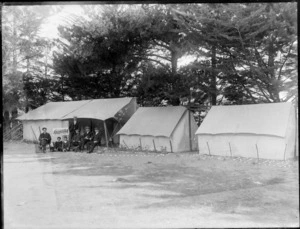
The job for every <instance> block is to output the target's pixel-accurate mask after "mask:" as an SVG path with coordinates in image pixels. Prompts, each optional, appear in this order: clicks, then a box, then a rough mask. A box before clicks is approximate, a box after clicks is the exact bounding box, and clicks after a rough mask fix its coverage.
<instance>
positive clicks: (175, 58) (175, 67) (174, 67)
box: [171, 51, 178, 75]
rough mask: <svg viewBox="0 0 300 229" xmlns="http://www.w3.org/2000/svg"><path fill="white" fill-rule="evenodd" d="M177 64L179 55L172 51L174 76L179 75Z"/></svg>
mask: <svg viewBox="0 0 300 229" xmlns="http://www.w3.org/2000/svg"><path fill="white" fill-rule="evenodd" d="M177 62H178V53H177V52H176V51H171V67H172V75H175V74H176V73H177Z"/></svg>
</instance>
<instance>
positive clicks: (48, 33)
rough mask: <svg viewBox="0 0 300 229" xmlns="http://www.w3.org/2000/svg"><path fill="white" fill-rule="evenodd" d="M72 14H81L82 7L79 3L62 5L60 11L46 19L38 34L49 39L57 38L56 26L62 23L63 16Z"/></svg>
mask: <svg viewBox="0 0 300 229" xmlns="http://www.w3.org/2000/svg"><path fill="white" fill-rule="evenodd" d="M72 14H78V15H81V14H82V9H81V7H80V5H64V8H63V10H62V11H61V12H60V13H58V14H56V15H54V16H52V17H50V18H49V19H48V20H47V22H46V23H45V25H44V26H43V28H42V29H41V33H40V36H42V37H46V38H50V39H51V38H57V37H58V31H57V27H58V26H59V25H60V24H64V20H65V18H67V17H68V16H70V15H72Z"/></svg>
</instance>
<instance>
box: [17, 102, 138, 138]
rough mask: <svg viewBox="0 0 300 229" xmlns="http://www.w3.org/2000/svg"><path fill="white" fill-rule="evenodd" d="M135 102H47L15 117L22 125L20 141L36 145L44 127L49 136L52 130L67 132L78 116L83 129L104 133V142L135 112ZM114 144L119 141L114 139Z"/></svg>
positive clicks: (52, 133)
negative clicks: (97, 129) (98, 129)
mask: <svg viewBox="0 0 300 229" xmlns="http://www.w3.org/2000/svg"><path fill="white" fill-rule="evenodd" d="M136 109H137V104H136V99H135V98H113V99H94V100H81V101H66V102H49V103H47V104H45V105H43V106H41V107H39V108H37V109H35V110H32V111H29V112H28V113H26V114H24V115H22V116H20V117H18V118H17V119H18V120H21V121H22V123H23V139H25V140H29V141H35V140H36V138H38V136H39V134H40V130H41V129H42V128H43V127H46V128H47V129H48V132H49V133H50V134H51V135H54V132H53V131H54V130H57V129H60V128H61V129H67V128H68V127H69V121H70V120H72V119H73V117H74V116H77V118H78V120H79V122H80V123H81V132H82V131H83V129H84V126H86V125H88V126H91V127H92V128H93V127H95V126H97V127H100V128H102V127H103V129H105V133H106V142H107V139H108V138H109V137H112V136H113V135H114V134H115V133H116V132H117V131H118V130H119V129H120V128H121V126H122V125H124V124H125V123H126V122H127V120H128V119H129V118H130V117H131V116H132V114H133V113H134V112H135V111H136ZM115 141H118V139H117V138H115Z"/></svg>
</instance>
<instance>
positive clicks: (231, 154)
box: [228, 142, 232, 157]
mask: <svg viewBox="0 0 300 229" xmlns="http://www.w3.org/2000/svg"><path fill="white" fill-rule="evenodd" d="M228 144H229V149H230V156H231V157H232V151H231V145H230V142H228Z"/></svg>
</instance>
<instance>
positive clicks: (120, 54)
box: [2, 2, 297, 111]
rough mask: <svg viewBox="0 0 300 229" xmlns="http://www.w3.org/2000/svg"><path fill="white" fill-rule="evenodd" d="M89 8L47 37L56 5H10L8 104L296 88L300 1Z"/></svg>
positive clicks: (151, 101) (214, 96)
mask: <svg viewBox="0 0 300 229" xmlns="http://www.w3.org/2000/svg"><path fill="white" fill-rule="evenodd" d="M40 7H42V6H40ZM43 7H44V6H43ZM81 7H82V9H83V12H84V14H83V15H82V16H72V17H71V16H70V18H69V20H68V21H69V23H64V24H62V25H61V26H60V27H59V37H58V38H56V39H54V40H49V39H42V38H40V37H39V30H40V28H41V26H42V25H43V23H44V21H45V19H46V18H47V16H49V15H50V14H51V13H53V11H51V10H49V8H48V9H47V10H45V11H41V10H40V8H29V7H27V8H26V7H11V8H9V7H7V8H5V9H4V11H3V20H2V21H3V26H2V27H3V49H2V50H3V66H2V67H3V73H4V74H3V82H4V85H3V89H4V90H3V106H4V107H6V108H7V109H10V110H11V109H12V108H13V107H14V108H15V109H16V108H18V109H23V110H25V111H27V110H28V109H30V108H35V107H37V106H40V105H42V104H44V103H46V102H47V101H60V100H81V99H91V98H107V97H122V96H136V97H137V98H138V102H139V103H140V104H141V105H144V106H150V105H151V106H161V105H166V104H170V105H179V104H183V103H185V104H186V103H187V102H189V101H191V102H192V103H197V104H208V105H209V104H210V105H218V104H245V103H261V102H280V101H287V100H291V99H293V98H296V97H297V17H296V13H297V12H296V4H295V3H291V2H290V3H251V4H246V3H241V4H168V5H162V4H143V5H137V4H136V5H130V6H129V5H99V6H97V5H91V6H88V5H87V6H84V5H82V6H81ZM50 8H51V7H50ZM45 9H46V8H45ZM188 57H189V58H190V59H192V61H185V59H186V60H187V58H188Z"/></svg>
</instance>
